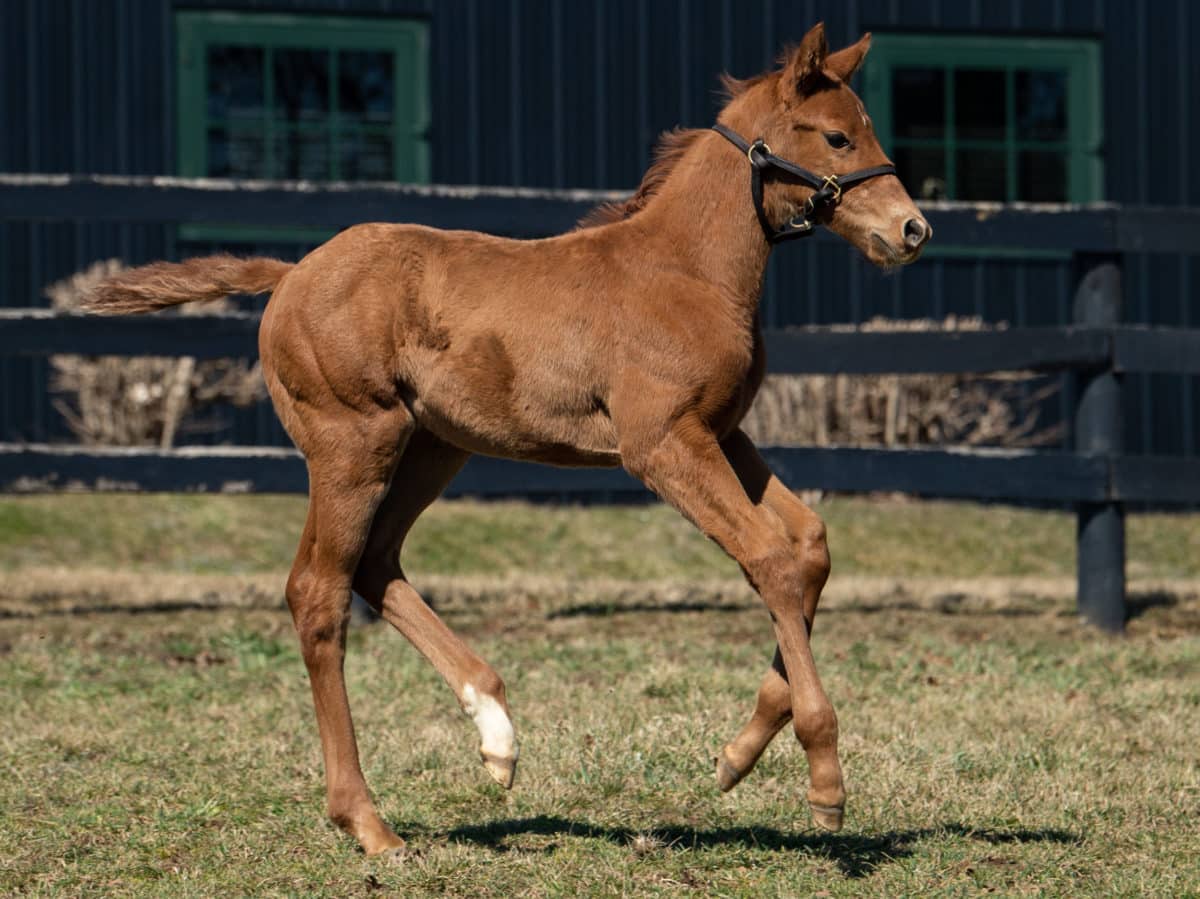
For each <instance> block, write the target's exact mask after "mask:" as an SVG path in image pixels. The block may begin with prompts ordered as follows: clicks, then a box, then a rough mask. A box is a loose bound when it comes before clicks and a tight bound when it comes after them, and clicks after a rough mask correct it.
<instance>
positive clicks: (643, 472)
mask: <svg viewBox="0 0 1200 899" xmlns="http://www.w3.org/2000/svg"><path fill="white" fill-rule="evenodd" d="M622 456H623V459H624V462H625V466H626V468H628V469H629V471H630V472H631V473H632V474H634V475H635V476H636V477H638V478H640V479H641V480H642V481H643V482H645V484H646V485H647V486H648V487H650V488H651V489H652V490H653V491H654V492H655V493H657V494H658V495H659V496H661V497H662V498H663V499H665V500H666V501H667V502H669V503H671V504H672V505H673V506H675V507H676V508H677V509H679V511H680V512H682V513H683V514H684V516H686V517H687V518H688V519H689V520H691V521H692V522H693V523H694V524H695V525H696V526H697V527H699V528H700V529H701V530H702V531H703V532H704V533H705V534H706V535H707V536H709V537H710V538H712V539H713V540H715V541H716V542H717V544H719V545H720V547H721V548H722V549H724V550H725V552H727V553H728V554H729V555H730V556H732V557H733V558H734V559H735V560H736V561H737V562H738V564H739V565H741V566H742V570H743V571H744V572H745V573H746V577H747V578H748V579H749V581H750V583H751V585H752V586H753V587H754V588H755V590H757V591H758V593H759V595H760V596H761V597H762V599H763V601H764V603H765V604H766V606H767V610H768V611H769V612H770V614H771V621H772V624H773V625H774V628H775V636H776V639H777V641H778V644H779V655H780V659H781V661H782V666H781V667H782V669H783V670H784V671H786V675H787V677H786V680H785V679H784V677H783V672H782V671H780V672H777V677H778V680H777V681H773V684H774V686H773V687H772V690H771V695H770V696H769V697H767V699H768V702H767V703H766V707H765V709H764V711H765V712H767V715H766V718H765V719H764V720H763V721H762V722H761V730H762V732H763V733H764V734H765V733H766V732H767V731H770V736H773V735H774V732H775V731H776V730H778V729H779V727H782V725H783V723H785V722H786V720H787V718H786V716H781V697H782V695H783V693H782V688H781V686H780V685H786V689H787V695H788V697H789V699H790V712H791V717H792V723H793V727H794V728H795V731H796V736H797V737H798V738H799V740H800V743H801V745H803V747H804V751H805V753H806V755H807V756H808V764H809V772H810V777H811V781H812V784H811V787H810V789H809V791H808V801H809V804H810V805H811V806H812V808H813V814H814V818H815V820H816V822H817V823H818V824H819V825H821V826H822V827H825V828H827V829H829V830H838V829H840V828H841V826H842V810H843V809H844V807H845V803H846V792H845V787H844V785H843V782H842V769H841V765H840V763H839V762H838V755H837V717H836V715H835V714H834V711H833V706H832V705H831V704H830V702H829V698H828V697H827V696H826V695H825V691H824V689H823V688H822V686H821V681H820V678H819V677H818V675H817V669H816V666H815V664H814V663H813V657H812V652H811V650H810V648H809V643H808V624H807V623H806V620H805V600H806V597H808V596H810V595H811V594H812V588H813V586H814V583H815V580H817V579H819V580H820V583H821V584H823V583H824V577H825V573H827V570H828V568H827V565H828V561H827V559H826V562H825V566H826V567H825V570H824V571H821V570H817V569H814V566H813V558H812V557H810V556H809V555H808V554H805V553H798V552H797V551H796V547H795V546H794V545H793V543H792V541H791V539H790V538H789V536H788V531H787V529H786V528H785V527H784V526H783V524H782V521H781V519H780V517H779V515H778V514H777V513H776V512H775V511H773V510H772V509H770V508H769V507H768V506H766V505H765V504H763V503H761V502H759V503H757V504H756V502H755V501H753V500H752V498H751V496H750V495H749V494H748V493H747V488H746V486H744V485H743V482H742V481H741V480H740V479H739V475H738V473H737V472H735V470H734V466H733V465H731V463H730V459H729V458H727V457H726V455H725V452H724V451H722V448H721V446H720V445H719V444H718V443H717V441H716V438H715V437H714V436H713V435H712V433H711V432H709V431H708V430H707V429H706V428H705V427H704V426H703V425H702V424H701V423H700V422H698V421H695V420H691V419H689V418H687V417H684V418H683V419H680V420H679V421H678V422H677V423H676V424H675V425H674V426H673V427H672V428H671V429H670V430H669V431H668V432H667V433H666V434H665V435H663V436H662V438H661V439H659V440H657V441H653V442H650V441H647V442H645V443H638V442H637V441H628V448H626V447H625V446H623V447H622ZM758 498H761V495H760V496H759V497H758ZM822 546H823V544H822ZM816 592H817V593H819V592H820V586H819V585H818V586H817V589H816ZM813 603H814V607H815V600H813ZM761 699H762V696H760V701H761ZM772 727H773V728H774V730H771V728H772ZM767 739H769V736H768V737H767ZM763 745H764V746H765V745H766V743H765V741H764V742H763ZM760 751H761V750H760Z"/></svg>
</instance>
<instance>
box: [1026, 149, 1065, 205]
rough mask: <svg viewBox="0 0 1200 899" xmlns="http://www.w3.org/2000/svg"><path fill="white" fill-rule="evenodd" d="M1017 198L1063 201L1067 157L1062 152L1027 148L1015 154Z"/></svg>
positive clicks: (1047, 201)
mask: <svg viewBox="0 0 1200 899" xmlns="http://www.w3.org/2000/svg"><path fill="white" fill-rule="evenodd" d="M1017 183H1018V188H1017V189H1018V192H1019V197H1018V198H1019V199H1021V200H1028V201H1030V202H1032V203H1065V202H1066V200H1067V157H1066V154H1064V153H1047V152H1043V151H1040V150H1037V151H1034V150H1027V151H1024V152H1022V153H1019V154H1018V155H1017Z"/></svg>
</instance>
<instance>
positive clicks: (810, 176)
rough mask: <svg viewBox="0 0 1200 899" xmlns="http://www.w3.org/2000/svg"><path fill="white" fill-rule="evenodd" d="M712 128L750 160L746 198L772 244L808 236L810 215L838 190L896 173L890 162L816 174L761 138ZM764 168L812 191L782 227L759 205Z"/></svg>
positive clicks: (837, 195)
mask: <svg viewBox="0 0 1200 899" xmlns="http://www.w3.org/2000/svg"><path fill="white" fill-rule="evenodd" d="M712 130H713V131H715V132H717V134H719V135H721V137H723V138H725V139H726V140H727V141H729V142H730V143H731V144H733V145H734V146H735V147H737V148H738V149H739V150H741V151H742V152H743V153H745V154H746V158H747V159H748V160H750V197H751V199H752V200H754V212H755V213H756V214H757V215H758V223H759V224H760V225H761V226H762V229H763V234H765V235H766V238H767V241H768V242H769V243H773V244H774V243H782V242H783V241H785V240H793V239H795V238H797V237H809V236H810V235H811V234H812V233H813V229H814V228H815V227H816V222H814V221H813V220H812V216H813V215H814V214H815V213H816V212H817V211H818V210H820V209H823V208H825V207H826V206H832V205H835V204H836V203H837V201H838V200H840V199H841V197H842V191H844V190H847V189H849V188H851V187H853V186H854V185H855V184H859V183H860V182H863V181H866V180H867V179H868V178H875V177H877V176H879V175H894V174H896V167H895V166H894V165H875V166H871V167H870V168H866V169H859V170H858V171H856V172H851V173H850V174H848V175H818V174H816V173H814V172H810V171H809V170H808V169H806V168H804V167H803V166H799V165H796V163H794V162H788V161H787V160H786V159H781V158H780V157H778V156H776V155H775V154H774V153H772V152H771V148H770V147H768V146H767V144H766V142H765V141H764V140H763V139H762V138H761V137H759V138H755V140H754V142H753V143H751V142H749V141H747V140H746V139H745V138H744V137H742V136H741V135H740V134H738V133H737V132H736V131H732V130H730V129H729V128H726V127H725V126H724V125H713V126H712ZM767 169H779V170H780V171H782V172H787V173H788V174H789V175H792V176H794V177H796V178H799V179H800V180H801V181H803V182H804V183H805V184H807V185H808V186H809V187H811V188H812V189H813V190H814V191H815V193H813V195H812V196H811V197H809V198H808V199H807V200H805V201H804V212H803V214H801V215H798V216H796V217H795V218H793V219H790V220H788V221H786V222H784V223H783V226H782V227H779V228H776V227H775V226H774V225H772V224H771V222H770V220H769V219H768V218H767V211H766V209H765V208H764V206H763V173H764V172H765V171H766V170H767Z"/></svg>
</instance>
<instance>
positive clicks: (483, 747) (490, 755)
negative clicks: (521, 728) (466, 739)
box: [462, 684, 519, 790]
mask: <svg viewBox="0 0 1200 899" xmlns="http://www.w3.org/2000/svg"><path fill="white" fill-rule="evenodd" d="M462 705H463V711H464V712H466V713H467V714H468V715H469V716H470V717H471V719H472V720H473V721H474V722H475V726H476V727H477V728H479V755H480V757H481V758H482V759H483V766H484V767H485V768H486V769H487V772H488V774H490V775H491V776H492V779H493V780H495V781H496V783H498V784H500V786H502V787H504V788H505V789H506V790H507V789H510V788H511V787H512V784H513V778H514V777H515V776H516V773H517V756H518V754H519V750H518V747H517V742H516V735H515V734H514V732H513V726H512V720H511V719H510V718H509V717H508V712H506V711H505V710H504V706H503V705H501V704H500V702H499V701H497V699H496V698H495V697H494V696H492V695H491V694H489V693H484V692H482V691H480V690H477V689H476V688H475V687H474V686H473V685H472V684H467V685H466V686H464V687H463V691H462Z"/></svg>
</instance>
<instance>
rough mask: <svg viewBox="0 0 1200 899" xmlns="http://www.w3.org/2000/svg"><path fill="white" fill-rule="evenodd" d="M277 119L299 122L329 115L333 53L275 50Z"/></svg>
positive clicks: (324, 51)
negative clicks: (330, 62) (330, 59)
mask: <svg viewBox="0 0 1200 899" xmlns="http://www.w3.org/2000/svg"><path fill="white" fill-rule="evenodd" d="M273 69H274V76H275V85H274V86H275V104H274V106H275V110H274V112H275V117H276V118H282V119H287V120H288V121H289V122H295V121H298V120H301V119H305V120H309V121H311V120H313V119H323V118H327V117H328V116H329V52H328V51H326V50H276V51H275V64H274V67H273Z"/></svg>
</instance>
